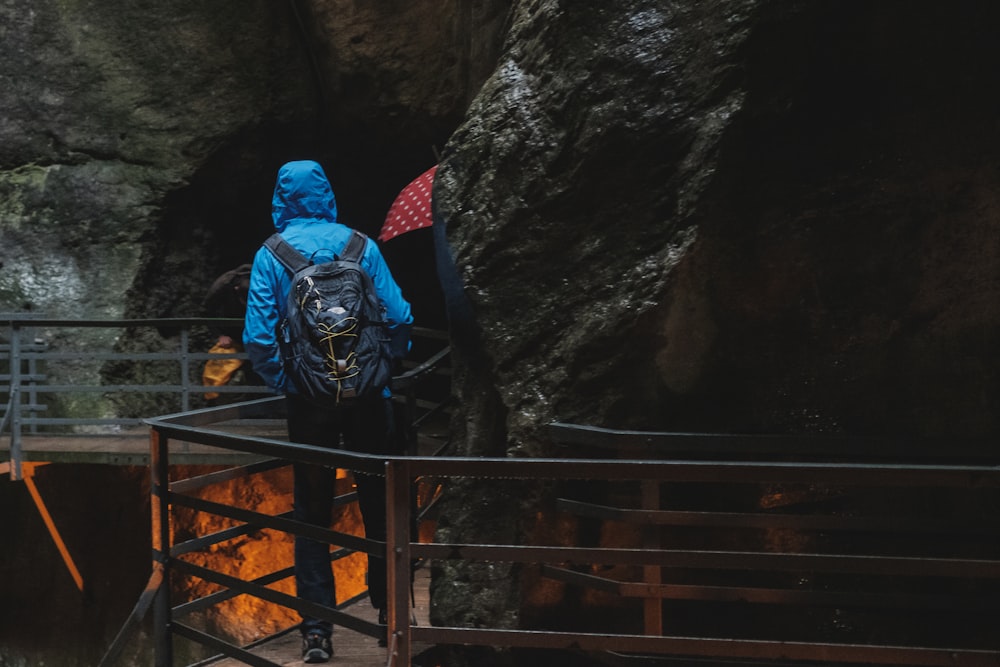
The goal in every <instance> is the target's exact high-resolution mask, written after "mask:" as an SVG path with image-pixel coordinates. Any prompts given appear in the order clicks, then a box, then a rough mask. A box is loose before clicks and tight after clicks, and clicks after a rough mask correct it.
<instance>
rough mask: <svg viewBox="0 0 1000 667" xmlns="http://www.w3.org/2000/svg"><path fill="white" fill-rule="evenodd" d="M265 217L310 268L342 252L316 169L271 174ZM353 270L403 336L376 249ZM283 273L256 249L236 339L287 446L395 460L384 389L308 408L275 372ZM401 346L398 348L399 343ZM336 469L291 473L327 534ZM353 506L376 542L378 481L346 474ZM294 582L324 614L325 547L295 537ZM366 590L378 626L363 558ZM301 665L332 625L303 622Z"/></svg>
mask: <svg viewBox="0 0 1000 667" xmlns="http://www.w3.org/2000/svg"><path fill="white" fill-rule="evenodd" d="M271 207H272V219H273V221H274V226H275V228H276V229H277V231H278V232H279V233H280V234H281V235H282V237H283V238H284V239H285V241H287V242H288V243H289V244H291V245H292V246H293V247H294V248H295V249H296V250H298V251H299V252H300V253H302V254H303V255H304V256H306V257H311V258H312V260H313V261H314V262H315V263H317V264H318V263H322V262H326V261H330V260H331V259H333V258H334V256H335V255H337V254H339V253H341V252H342V251H343V249H344V247H345V246H346V245H347V241H348V240H349V238H350V236H351V234H352V230H351V229H350V228H348V227H346V226H344V225H342V224H340V223H339V222H337V204H336V200H335V198H334V194H333V190H332V188H331V187H330V183H329V181H328V180H327V177H326V174H325V173H324V171H323V168H322V167H321V166H320V165H319V164H318V163H316V162H313V161H309V160H305V161H296V162H289V163H287V164H285V165H284V166H282V167H281V169H280V170H279V171H278V179H277V183H276V185H275V189H274V197H273V199H272V205H271ZM361 266H362V268H364V270H365V271H366V272H367V273H368V275H369V276H370V277H371V279H372V281H373V283H374V285H375V289H376V292H377V293H378V296H379V299H380V300H381V301H382V303H383V305H384V306H385V310H386V319H387V320H388V321H389V323H390V327H391V328H392V329H393V330H394V331H395V334H396V335H394V338H398V336H399V334H400V332H403V333H405V332H407V331H408V328H409V326H410V325H411V324H412V321H413V318H412V316H411V314H410V304H409V303H408V302H407V301H406V299H404V298H403V295H402V292H401V291H400V288H399V286H398V285H397V284H396V282H395V280H394V279H393V277H392V274H391V272H390V271H389V268H388V267H387V266H386V264H385V260H384V259H383V258H382V254H381V252H380V251H379V249H378V246H377V245H376V244H375V243H374V242H372V241H371V240H368V241H367V246H366V248H365V251H364V254H363V256H362V259H361ZM290 287H291V275H290V273H289V272H288V271H287V270H286V269H285V268H284V267H283V266H282V265H281V264H280V262H279V261H278V260H277V258H275V257H274V255H273V254H272V253H271V252H270V251H269V250H268V249H267V248H266V247H261V249H260V250H259V251H258V252H257V254H256V256H255V257H254V262H253V271H252V272H251V276H250V290H249V295H248V299H247V313H246V320H245V323H244V331H243V341H244V345H245V347H246V350H247V353H248V355H249V357H250V361H251V363H252V364H253V368H254V370H255V371H256V372H257V373H258V374H259V375H260V376H261V377H262V378H263V379H264V381H265V383H266V384H267V385H268V386H269V387H271V388H272V389H273V390H274V391H275V392H278V393H282V394H285V396H286V398H287V403H288V433H289V437H290V439H291V440H292V441H293V442H298V443H304V444H310V445H317V446H323V447H330V448H344V449H348V450H352V451H358V452H365V453H377V454H397V453H403V452H402V451H397V448H398V445H397V443H398V442H401V440H402V439H397V438H395V437H394V434H393V419H392V403H391V395H390V393H389V388H388V387H386V388H385V389H384V390H383V391H382V393H381V395H378V396H376V397H374V398H370V399H364V400H361V399H356V400H355V401H354V402H341V403H339V404H335V403H331V404H329V405H326V406H323V407H317V404H316V402H315V401H314V399H308V398H306V397H305V396H302V395H300V393H299V391H298V389H297V388H296V387H295V384H294V382H293V381H292V380H291V378H289V377H288V376H287V375H286V374H285V372H284V369H283V366H282V359H281V356H280V350H279V347H278V341H277V339H276V331H277V325H278V323H279V322H280V321H281V320H282V318H283V317H284V315H285V312H284V311H285V300H286V298H287V295H288V292H289V290H290ZM404 347H405V346H404ZM335 477H336V471H335V470H333V469H330V468H326V467H323V466H315V465H306V464H296V465H295V466H294V485H295V488H294V501H293V516H294V518H295V519H297V520H299V521H303V522H307V523H310V524H314V525H319V526H323V527H328V526H329V525H330V521H331V514H332V509H333V501H334V493H335V486H334V482H335ZM355 483H356V484H357V490H358V502H359V504H360V508H361V514H362V518H363V520H364V525H365V535H366V536H367V537H368V538H369V539H374V540H384V539H385V531H386V527H385V480H384V479H383V478H382V477H379V476H375V475H364V474H357V475H355ZM295 582H296V589H297V593H298V595H299V597H301V598H304V599H306V600H310V601H312V602H316V603H319V604H322V605H325V606H328V607H333V606H334V605H335V603H336V600H335V588H334V577H333V570H332V568H331V565H330V546H329V545H328V544H325V543H323V542H318V541H315V540H312V539H309V538H305V537H296V539H295ZM368 593H369V597H370V599H371V602H372V605H373V606H374V607H376V608H377V609H378V610H379V617H380V619H384V616H385V607H386V572H385V561H384V560H383V559H377V558H374V557H369V559H368ZM300 631H301V633H302V638H303V643H302V659H303V661H305V662H308V663H312V662H325V661H327V660H329V659H330V657H331V656H332V655H333V649H332V644H331V640H330V638H331V634H332V631H333V628H332V624H331V623H329V622H327V621H324V620H322V619H317V618H312V617H309V616H303V619H302V623H301V625H300Z"/></svg>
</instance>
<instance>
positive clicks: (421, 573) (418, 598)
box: [211, 567, 430, 667]
mask: <svg viewBox="0 0 1000 667" xmlns="http://www.w3.org/2000/svg"><path fill="white" fill-rule="evenodd" d="M429 585H430V572H429V568H428V567H422V568H420V569H419V570H417V572H416V576H415V577H414V582H413V589H414V590H413V595H414V601H415V606H414V609H413V613H414V615H415V616H416V619H417V623H418V624H419V625H428V624H429V623H430V604H429V593H428V591H429ZM346 611H347V613H349V614H351V615H352V616H357V617H358V618H362V619H364V620H366V621H371V622H373V623H374V622H375V620H376V615H377V614H376V612H375V610H374V609H373V608H372V606H371V604H369V602H368V600H367V598H366V599H364V600H362V601H361V602H358V603H356V604H354V605H353V606H351V607H349V608H348V609H347V610H346ZM425 648H427V647H426V646H421V645H415V646H414V647H413V653H414V654H418V653H419V652H420V651H422V650H424V649H425ZM301 651H302V646H301V639H300V638H299V633H298V631H297V630H293V631H292V632H289V633H287V634H285V635H282V636H280V637H278V638H276V639H272V640H270V641H268V642H265V643H263V644H261V645H260V646H258V647H256V648H254V649H252V650H251V653H253V654H254V655H258V656H260V657H262V658H265V659H267V660H270V661H271V662H273V663H275V664H278V665H281V666H282V667H300V666H304V665H305V664H306V663H304V662H302V654H301ZM245 664H246V663H244V662H242V661H239V660H236V659H234V658H225V659H222V660H217V661H215V662H213V663H211V665H212V667H239V666H241V665H245ZM326 664H328V665H342V666H343V667H387V666H388V665H390V662H389V656H388V649H386V648H385V647H381V646H379V645H378V641H377V640H376V639H375V638H373V637H369V636H367V635H363V634H360V633H358V632H354V631H352V630H348V629H346V628H334V631H333V659H332V660H330V662H328V663H326ZM392 664H393V665H394V667H405V665H407V662H406V661H405V660H403V661H397V662H396V663H392Z"/></svg>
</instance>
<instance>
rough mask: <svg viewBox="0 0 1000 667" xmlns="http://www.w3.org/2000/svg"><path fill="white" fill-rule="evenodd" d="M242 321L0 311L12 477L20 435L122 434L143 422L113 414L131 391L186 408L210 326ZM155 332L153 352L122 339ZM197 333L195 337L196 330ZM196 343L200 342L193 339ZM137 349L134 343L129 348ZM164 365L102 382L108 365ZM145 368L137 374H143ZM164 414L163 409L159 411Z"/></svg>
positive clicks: (1, 389) (197, 382)
mask: <svg viewBox="0 0 1000 667" xmlns="http://www.w3.org/2000/svg"><path fill="white" fill-rule="evenodd" d="M233 324H237V325H239V324H240V321H239V320H232V319H214V318H161V319H129V320H97V319H86V320H85V319H74V320H68V319H52V318H44V317H38V316H33V315H29V314H6V315H0V336H2V337H3V338H4V339H5V340H4V341H3V343H2V344H0V353H2V354H3V357H2V361H3V362H5V364H4V367H3V368H0V402H3V403H5V404H6V408H5V410H4V413H3V418H2V421H0V434H7V433H9V435H10V463H11V474H12V476H14V477H15V478H17V477H18V476H19V471H20V464H21V462H22V456H21V455H22V442H23V438H24V437H25V436H37V435H71V436H88V435H100V434H107V433H115V432H120V431H121V430H122V429H127V428H129V427H139V426H141V425H142V418H143V417H146V416H148V414H146V415H136V416H120V415H116V414H115V411H114V406H113V405H111V404H110V403H109V397H111V396H119V397H120V396H124V395H128V394H132V395H139V394H146V395H153V394H156V395H160V396H161V397H162V396H166V397H167V399H166V400H167V401H169V402H168V403H160V404H161V405H175V406H176V409H179V410H181V411H188V410H191V409H192V408H194V407H199V406H198V405H196V397H198V396H199V395H201V394H204V393H205V391H206V388H205V387H204V386H203V385H202V377H201V372H200V370H201V367H202V365H203V364H204V362H205V361H207V360H208V359H210V358H227V357H235V358H240V359H245V358H246V355H245V354H244V353H233V354H227V355H215V354H210V353H209V352H208V347H209V346H210V345H211V342H213V341H214V335H213V334H211V333H210V331H211V330H212V329H213V328H215V327H220V326H226V325H230V326H231V325H233ZM150 331H152V332H154V334H153V335H152V336H150V339H151V340H153V341H155V343H156V344H158V345H160V346H161V349H159V350H157V351H148V350H141V349H129V348H130V347H133V346H130V345H128V344H127V342H128V341H125V343H124V344H123V337H124V338H129V337H134V336H138V335H139V334H141V333H143V332H150ZM198 334H200V335H198ZM195 341H200V342H195ZM134 347H138V346H134ZM113 363H122V364H135V365H138V364H142V365H154V364H163V365H165V367H169V368H170V369H172V370H166V371H164V372H162V373H160V376H163V377H167V378H169V380H168V381H166V382H148V381H143V380H141V379H137V380H135V381H134V382H117V383H109V382H104V381H102V380H101V375H102V369H103V367H104V366H105V365H106V364H113ZM143 376H144V374H143V373H141V372H140V373H138V374H137V377H139V378H142V377H143ZM212 390H213V391H216V392H218V393H220V394H225V393H240V394H267V393H270V392H269V391H268V390H267V388H265V387H262V386H249V385H240V386H222V387H213V388H212ZM160 411H162V408H161V410H160Z"/></svg>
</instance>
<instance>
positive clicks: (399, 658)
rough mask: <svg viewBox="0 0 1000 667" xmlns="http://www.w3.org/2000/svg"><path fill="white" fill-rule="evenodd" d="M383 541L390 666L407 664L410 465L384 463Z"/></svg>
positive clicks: (408, 643)
mask: <svg viewBox="0 0 1000 667" xmlns="http://www.w3.org/2000/svg"><path fill="white" fill-rule="evenodd" d="M385 476H386V484H385V491H386V504H385V506H386V531H385V534H386V542H385V552H386V553H385V558H386V569H387V573H386V574H387V575H388V576H387V587H386V588H387V591H386V592H387V598H388V600H387V601H388V603H389V608H388V610H387V611H388V614H387V617H388V618H387V621H388V627H387V628H386V630H387V632H388V637H387V640H388V645H389V663H388V664H389V665H395V666H397V667H409V664H410V589H411V586H410V583H411V582H410V577H411V574H412V570H411V566H410V466H409V463H408V462H407V461H406V460H405V459H403V460H399V459H397V460H395V461H387V462H386V466H385Z"/></svg>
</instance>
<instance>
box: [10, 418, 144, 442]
mask: <svg viewBox="0 0 1000 667" xmlns="http://www.w3.org/2000/svg"><path fill="white" fill-rule="evenodd" d="M21 424H22V425H26V426H31V425H36V426H139V425H141V424H142V420H141V419H139V418H137V417H93V418H84V417H79V418H76V417H22V418H21ZM25 437H26V438H28V437H30V436H28V435H27V434H26V435H25Z"/></svg>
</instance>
